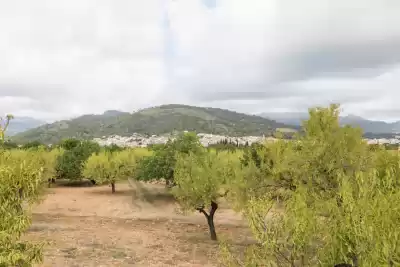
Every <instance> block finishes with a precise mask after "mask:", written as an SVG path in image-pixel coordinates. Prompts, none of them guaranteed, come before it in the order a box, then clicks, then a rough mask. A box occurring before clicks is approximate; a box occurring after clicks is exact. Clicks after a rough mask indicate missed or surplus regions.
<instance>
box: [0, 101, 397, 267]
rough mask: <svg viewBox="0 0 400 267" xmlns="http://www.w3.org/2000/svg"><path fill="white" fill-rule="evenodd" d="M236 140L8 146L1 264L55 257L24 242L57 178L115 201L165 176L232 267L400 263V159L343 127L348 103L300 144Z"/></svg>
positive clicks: (320, 113)
mask: <svg viewBox="0 0 400 267" xmlns="http://www.w3.org/2000/svg"><path fill="white" fill-rule="evenodd" d="M9 123H12V116H7V118H6V119H5V120H4V122H3V123H2V125H1V126H0V138H1V142H2V143H4V140H5V130H6V128H7V126H8V125H9ZM226 145H229V147H228V148H227V149H224V143H221V144H218V146H215V147H209V148H205V147H203V146H202V145H201V144H200V142H199V140H198V138H197V136H196V134H194V133H184V134H181V135H179V136H178V137H177V138H176V139H175V140H170V141H169V142H167V143H166V144H164V145H156V146H153V147H151V148H150V147H149V148H148V149H143V148H129V149H128V148H126V149H124V148H119V147H117V146H110V147H104V148H102V147H100V146H98V145H97V144H95V143H92V142H90V141H80V140H75V139H70V140H65V141H63V142H62V143H61V144H60V145H58V146H55V147H53V148H51V149H49V148H45V147H41V146H39V145H29V146H25V147H22V148H15V147H6V146H2V150H1V152H0V179H1V183H0V199H1V203H0V208H1V212H0V266H31V265H32V264H33V263H36V262H41V261H42V260H43V249H44V247H43V244H40V243H39V244H34V243H29V242H25V241H22V239H21V236H22V235H23V234H24V232H25V231H26V230H27V229H28V228H29V227H30V224H31V216H30V213H31V209H32V208H33V207H34V206H35V205H36V204H37V203H38V202H39V201H40V200H41V199H43V198H44V197H46V187H49V186H51V183H54V182H56V180H57V179H67V180H83V179H88V180H91V181H92V182H93V184H96V186H97V185H99V186H100V185H102V184H108V185H110V187H111V190H110V196H109V197H110V198H111V197H114V196H115V194H114V193H115V192H118V182H119V181H123V180H127V179H133V180H136V181H138V182H141V183H149V182H152V181H164V182H165V184H166V190H168V192H170V194H172V195H173V196H174V198H175V200H176V201H177V203H179V204H180V206H181V207H182V208H183V209H184V210H185V211H187V212H190V211H192V212H199V213H201V214H203V215H204V216H203V218H204V224H205V225H207V228H208V230H209V233H208V234H209V236H210V239H211V240H213V242H216V244H218V245H219V248H220V251H219V253H218V258H219V262H220V264H221V265H223V266H232V267H233V266H290V267H292V266H359V267H361V266H362V267H372V266H400V227H399V226H400V156H399V154H398V153H397V152H393V151H388V150H386V149H385V147H374V148H371V147H370V146H369V145H367V143H366V142H365V141H364V140H363V138H362V132H361V130H359V129H356V128H351V127H341V126H340V124H339V106H337V105H331V106H329V107H326V108H314V109H311V110H310V118H309V119H308V120H307V121H304V124H303V131H302V132H300V133H298V135H297V136H295V137H293V138H292V139H291V140H283V139H280V140H277V141H276V142H274V143H268V144H267V143H266V144H259V145H251V146H248V145H246V146H243V147H240V146H234V145H233V144H226ZM222 202H224V203H228V205H229V206H230V208H231V209H233V210H234V211H235V212H237V213H239V214H241V216H242V217H243V219H244V220H245V221H246V223H247V225H248V228H249V229H250V230H251V233H252V238H253V240H254V242H253V243H252V244H251V245H246V248H245V249H244V253H236V252H235V250H234V246H233V245H232V244H230V243H229V242H228V241H227V240H226V239H225V237H224V236H223V235H220V234H219V231H218V224H216V222H215V221H214V218H215V215H216V214H218V212H219V208H220V204H221V203H222ZM205 234H207V233H205Z"/></svg>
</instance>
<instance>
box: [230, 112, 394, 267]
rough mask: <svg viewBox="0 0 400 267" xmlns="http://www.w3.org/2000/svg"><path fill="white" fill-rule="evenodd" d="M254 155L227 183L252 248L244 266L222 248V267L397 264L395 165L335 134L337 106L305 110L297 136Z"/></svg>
mask: <svg viewBox="0 0 400 267" xmlns="http://www.w3.org/2000/svg"><path fill="white" fill-rule="evenodd" d="M256 152H257V155H256V156H252V155H251V153H250V154H247V159H245V163H246V164H242V168H241V170H240V172H239V171H236V172H234V173H232V175H231V177H230V179H228V180H230V190H231V191H230V194H229V197H230V199H231V200H232V201H233V203H234V204H235V207H237V209H238V210H240V211H242V212H243V215H244V217H245V218H246V220H247V221H248V223H249V225H250V227H251V229H252V232H253V235H254V237H255V239H256V240H257V244H256V245H251V246H249V247H248V248H247V250H246V256H245V259H244V261H243V263H242V264H241V263H239V262H241V261H239V260H237V258H236V257H235V256H233V255H232V253H230V252H229V251H228V250H227V247H226V246H222V248H223V250H222V252H223V254H222V255H223V258H222V259H223V263H224V264H226V265H228V266H334V265H335V264H340V263H347V264H351V265H350V266H371V267H372V266H397V265H399V264H400V246H399V244H398V240H399V238H398V237H399V236H400V228H399V227H398V222H399V221H400V208H399V207H400V193H399V192H400V191H399V178H398V177H399V175H398V174H399V161H398V160H399V158H398V156H397V155H393V154H392V155H391V154H390V153H391V152H389V151H384V150H377V151H371V150H370V149H369V148H368V146H367V144H366V143H365V142H364V141H363V139H362V134H361V131H360V130H359V129H354V128H350V127H340V125H339V112H338V106H335V105H332V106H330V107H329V108H316V109H312V110H310V119H309V120H308V121H306V122H305V123H304V134H303V136H297V137H296V139H295V140H294V141H293V142H289V143H285V142H277V143H275V144H269V145H267V147H265V148H263V149H260V150H257V151H256ZM277 192H279V193H278V194H277ZM282 196H284V197H282Z"/></svg>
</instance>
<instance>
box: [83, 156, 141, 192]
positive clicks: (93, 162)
mask: <svg viewBox="0 0 400 267" xmlns="http://www.w3.org/2000/svg"><path fill="white" fill-rule="evenodd" d="M135 165H136V161H135V157H134V151H130V150H126V151H121V152H114V153H112V152H109V151H105V152H101V153H98V154H92V156H90V157H89V159H88V160H87V161H86V163H85V166H84V169H83V175H84V177H86V178H88V179H91V180H94V181H96V183H97V184H110V185H111V192H112V193H115V184H116V182H117V181H118V180H121V179H127V178H129V177H131V176H132V175H133V174H134V173H135Z"/></svg>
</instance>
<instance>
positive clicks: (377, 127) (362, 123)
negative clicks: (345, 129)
mask: <svg viewBox="0 0 400 267" xmlns="http://www.w3.org/2000/svg"><path fill="white" fill-rule="evenodd" d="M259 115H260V116H261V117H264V118H268V119H272V120H275V121H277V122H280V123H285V124H291V125H297V126H299V125H301V122H302V121H303V120H306V119H308V113H305V112H304V113H301V112H298V113H295V112H282V113H279V112H275V113H274V112H272V113H261V114H259ZM340 124H342V125H351V126H354V127H360V128H361V129H363V130H364V132H365V133H372V134H385V133H400V121H397V122H392V123H388V122H384V121H374V120H367V119H364V118H362V117H360V116H355V115H348V116H343V117H340Z"/></svg>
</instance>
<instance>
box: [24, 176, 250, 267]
mask: <svg viewBox="0 0 400 267" xmlns="http://www.w3.org/2000/svg"><path fill="white" fill-rule="evenodd" d="M145 189H146V194H144V195H143V196H138V194H136V193H135V190H134V189H132V187H131V186H130V185H129V184H128V183H124V184H118V185H117V193H116V194H114V195H112V194H111V189H110V187H108V186H100V187H58V188H51V189H49V190H48V192H47V197H46V198H45V200H44V201H43V202H42V203H40V204H39V205H38V206H37V207H36V208H35V209H34V213H33V224H32V227H31V229H30V230H29V231H28V233H27V235H26V236H25V238H27V239H29V240H34V241H44V242H46V244H47V245H46V246H45V255H44V263H43V264H42V265H39V266H57V267H63V266H68V267H74V266H84V267H86V266H87V267H89V266H90V267H91V266H93V267H95V266H96V267H101V266H146V267H148V266H199V267H200V266H204V267H206V266H217V263H218V261H217V259H216V255H217V253H218V245H217V244H216V243H215V242H212V241H211V240H209V233H208V228H207V225H206V221H205V218H204V216H203V215H201V214H199V213H190V214H188V215H183V214H181V213H179V207H178V205H177V204H176V203H175V201H174V200H173V198H172V197H171V196H170V195H168V194H167V193H166V192H165V190H164V187H163V186H162V185H145ZM215 223H216V228H217V233H218V235H219V237H220V238H227V239H229V240H230V243H233V244H235V245H236V246H238V247H241V246H242V245H243V244H246V243H249V242H251V241H250V239H249V238H247V236H248V230H247V228H246V227H245V225H244V223H243V221H242V220H241V218H240V216H239V215H237V214H235V213H234V212H233V211H231V210H229V209H227V208H226V207H225V208H224V207H220V209H219V210H218V211H217V213H216V218H215Z"/></svg>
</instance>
